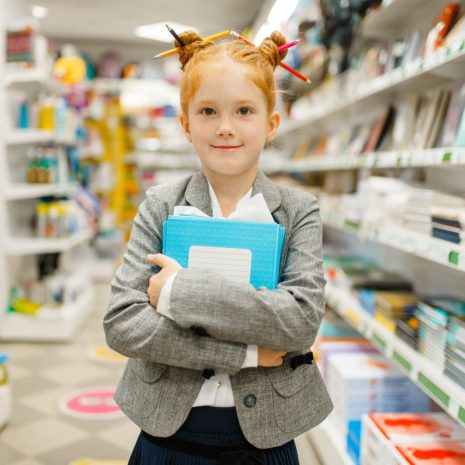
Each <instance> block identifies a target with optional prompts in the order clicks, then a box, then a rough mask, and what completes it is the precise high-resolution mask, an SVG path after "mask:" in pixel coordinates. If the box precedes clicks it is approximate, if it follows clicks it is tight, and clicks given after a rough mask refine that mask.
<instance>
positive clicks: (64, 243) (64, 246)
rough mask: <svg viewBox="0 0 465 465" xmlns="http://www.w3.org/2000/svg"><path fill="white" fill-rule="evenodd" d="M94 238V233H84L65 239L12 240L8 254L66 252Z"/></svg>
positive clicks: (7, 247) (10, 240)
mask: <svg viewBox="0 0 465 465" xmlns="http://www.w3.org/2000/svg"><path fill="white" fill-rule="evenodd" d="M92 236H93V233H92V231H84V232H81V233H78V234H75V235H74V236H71V237H69V238H64V239H40V238H10V239H9V241H7V244H6V254H7V255H10V256H17V255H34V254H43V253H54V252H66V251H67V250H70V249H72V248H73V247H76V246H77V245H79V244H82V243H83V242H86V241H88V240H89V239H90V238H91V237H92Z"/></svg>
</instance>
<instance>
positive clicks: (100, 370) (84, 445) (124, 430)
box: [0, 284, 319, 465]
mask: <svg viewBox="0 0 465 465" xmlns="http://www.w3.org/2000/svg"><path fill="white" fill-rule="evenodd" d="M95 291H96V292H95V294H96V295H95V300H94V302H95V311H94V313H93V316H92V317H91V318H90V319H89V321H88V322H87V323H86V325H85V327H84V328H83V329H82V331H81V332H80V334H79V335H78V336H77V337H76V339H75V340H74V341H73V342H72V343H68V344H44V343H42V344H30V343H2V344H0V352H7V353H8V354H9V357H10V361H9V363H8V371H9V375H10V380H11V388H12V393H13V413H12V417H11V420H10V422H9V424H8V425H7V426H6V427H5V428H4V429H3V430H2V431H1V432H0V465H71V464H72V465H123V464H125V463H127V460H128V457H129V455H130V451H131V449H132V447H133V444H134V442H135V440H136V437H137V435H138V433H139V430H138V428H137V427H136V426H135V425H134V424H133V423H131V421H130V420H128V419H127V418H126V417H124V416H122V414H121V412H119V410H118V409H117V408H115V404H114V402H113V400H112V397H111V394H112V392H113V390H114V387H115V386H116V383H117V381H118V379H119V377H120V374H121V371H122V369H123V367H124V363H125V362H124V360H122V359H121V358H119V357H117V356H115V355H116V354H114V353H113V354H112V353H111V352H108V349H106V348H105V346H104V336H103V331H102V316H103V314H104V312H105V309H106V306H107V302H108V297H109V286H108V284H100V285H96V286H95ZM94 388H96V389H94ZM86 390H87V391H90V395H88V396H84V397H82V398H81V399H80V400H79V397H78V396H79V394H82V393H83V392H85V391H86ZM92 390H94V393H92ZM96 391H99V392H100V394H99V395H100V397H97V395H96V394H95V392H96ZM73 398H76V399H75V400H74V401H73ZM77 410H78V411H77ZM83 414H85V415H87V416H86V417H83V416H82V415H83ZM90 415H92V416H90ZM296 443H297V448H298V451H299V457H300V462H301V465H318V464H319V462H318V460H317V459H316V457H315V455H314V453H313V450H312V448H311V445H310V443H309V442H308V440H307V437H306V435H303V436H300V437H299V438H297V439H296Z"/></svg>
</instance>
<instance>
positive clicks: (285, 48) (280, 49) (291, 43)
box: [278, 39, 302, 52]
mask: <svg viewBox="0 0 465 465" xmlns="http://www.w3.org/2000/svg"><path fill="white" fill-rule="evenodd" d="M299 42H302V39H297V40H293V41H292V42H288V43H287V44H284V45H281V47H278V51H279V52H282V51H283V50H287V49H288V48H291V47H294V46H295V45H297V44H298V43H299Z"/></svg>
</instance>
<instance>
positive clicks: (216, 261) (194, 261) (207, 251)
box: [188, 245, 252, 283]
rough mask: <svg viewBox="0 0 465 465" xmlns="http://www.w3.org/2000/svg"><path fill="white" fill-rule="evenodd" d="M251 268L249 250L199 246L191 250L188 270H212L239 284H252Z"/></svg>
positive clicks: (250, 253)
mask: <svg viewBox="0 0 465 465" xmlns="http://www.w3.org/2000/svg"><path fill="white" fill-rule="evenodd" d="M251 267H252V252H251V251H250V250H248V249H231V248H226V247H206V246H199V245H194V246H192V247H191V248H190V249H189V265H188V268H200V269H208V270H212V271H215V272H216V273H219V274H221V275H222V276H224V277H225V278H228V279H231V280H233V281H236V282H238V283H249V282H250V270H251Z"/></svg>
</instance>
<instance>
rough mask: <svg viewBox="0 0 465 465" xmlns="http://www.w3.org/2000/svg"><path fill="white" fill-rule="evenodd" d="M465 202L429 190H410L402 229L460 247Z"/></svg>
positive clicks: (459, 198)
mask: <svg viewBox="0 0 465 465" xmlns="http://www.w3.org/2000/svg"><path fill="white" fill-rule="evenodd" d="M463 223H465V199H464V198H462V197H459V196H456V195H450V194H445V193H442V192H438V191H434V190H431V189H418V188H416V189H412V190H411V193H410V195H409V201H408V204H407V206H406V209H405V212H404V215H403V225H404V227H406V228H407V229H410V230H413V231H416V232H418V233H421V234H426V235H429V236H433V237H437V238H438V239H442V240H446V241H449V242H454V243H456V244H460V243H461V241H462V239H465V234H464V231H463Z"/></svg>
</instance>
